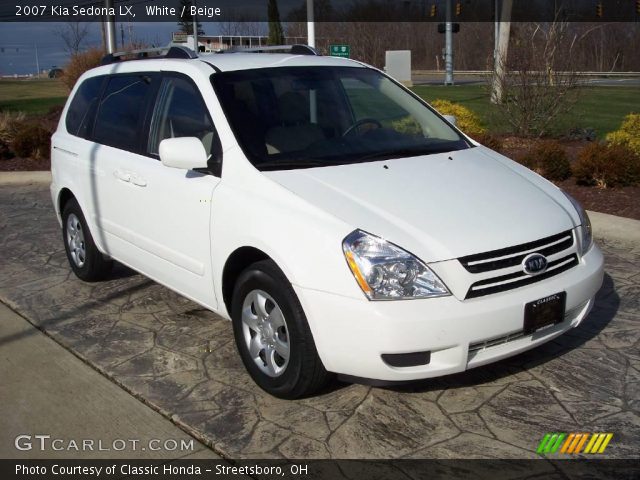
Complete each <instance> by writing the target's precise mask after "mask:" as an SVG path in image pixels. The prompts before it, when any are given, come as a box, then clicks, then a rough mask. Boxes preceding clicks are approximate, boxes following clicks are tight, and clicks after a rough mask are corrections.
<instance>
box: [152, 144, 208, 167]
mask: <svg viewBox="0 0 640 480" xmlns="http://www.w3.org/2000/svg"><path fill="white" fill-rule="evenodd" d="M159 153H160V161H161V162H162V164H163V165H164V166H165V167H172V168H182V169H184V170H195V169H196V168H207V167H208V165H207V160H208V158H207V152H206V151H205V149H204V145H202V142H201V141H200V139H198V138H196V137H178V138H166V139H164V140H162V141H161V142H160V148H159Z"/></svg>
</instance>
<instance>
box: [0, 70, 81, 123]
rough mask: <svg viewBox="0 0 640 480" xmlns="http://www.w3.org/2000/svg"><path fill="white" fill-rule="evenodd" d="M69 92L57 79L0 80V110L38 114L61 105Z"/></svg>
mask: <svg viewBox="0 0 640 480" xmlns="http://www.w3.org/2000/svg"><path fill="white" fill-rule="evenodd" d="M68 94H69V92H68V90H67V87H65V86H64V84H63V83H62V82H61V81H60V80H58V79H49V78H46V79H45V78H42V79H37V80H36V79H25V80H22V79H20V80H19V79H15V80H14V79H2V80H0V111H13V112H17V111H20V112H24V113H26V114H28V115H39V114H44V113H47V112H48V111H49V109H50V108H51V107H53V106H56V105H63V104H64V102H65V101H66V100H67V96H68Z"/></svg>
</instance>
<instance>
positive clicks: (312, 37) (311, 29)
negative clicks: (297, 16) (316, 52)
mask: <svg viewBox="0 0 640 480" xmlns="http://www.w3.org/2000/svg"><path fill="white" fill-rule="evenodd" d="M307 44H308V45H309V46H310V47H312V48H316V23H315V17H314V12H313V0H307Z"/></svg>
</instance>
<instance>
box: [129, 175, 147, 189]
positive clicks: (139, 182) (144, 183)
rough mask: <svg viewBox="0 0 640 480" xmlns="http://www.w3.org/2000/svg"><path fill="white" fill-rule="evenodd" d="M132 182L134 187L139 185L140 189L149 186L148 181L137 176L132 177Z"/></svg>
mask: <svg viewBox="0 0 640 480" xmlns="http://www.w3.org/2000/svg"><path fill="white" fill-rule="evenodd" d="M130 181H131V183H133V184H134V185H137V186H138V187H146V186H147V181H146V180H145V179H144V178H142V177H138V176H136V175H132V176H131V179H130Z"/></svg>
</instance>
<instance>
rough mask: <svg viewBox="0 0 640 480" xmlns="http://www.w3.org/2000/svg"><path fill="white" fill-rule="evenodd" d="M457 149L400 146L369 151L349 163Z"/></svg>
mask: <svg viewBox="0 0 640 480" xmlns="http://www.w3.org/2000/svg"><path fill="white" fill-rule="evenodd" d="M455 150H457V148H451V147H447V148H445V147H435V148H400V149H397V150H382V151H379V152H371V153H368V154H366V155H363V156H361V157H357V158H355V159H353V160H352V161H351V162H350V163H359V162H367V161H371V160H384V159H387V158H397V157H409V156H411V157H417V156H419V155H432V154H435V153H446V152H452V151H455Z"/></svg>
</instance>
